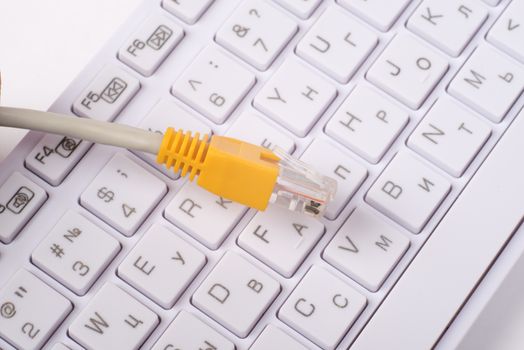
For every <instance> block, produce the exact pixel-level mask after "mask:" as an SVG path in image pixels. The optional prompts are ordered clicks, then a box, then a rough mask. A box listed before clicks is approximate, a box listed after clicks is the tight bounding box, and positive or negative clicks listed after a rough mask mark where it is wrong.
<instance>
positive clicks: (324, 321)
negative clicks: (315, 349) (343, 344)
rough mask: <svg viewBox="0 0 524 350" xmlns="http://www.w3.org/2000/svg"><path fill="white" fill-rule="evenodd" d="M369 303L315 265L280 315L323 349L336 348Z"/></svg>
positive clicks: (290, 297)
mask: <svg viewBox="0 0 524 350" xmlns="http://www.w3.org/2000/svg"><path fill="white" fill-rule="evenodd" d="M366 303H367V301H366V298H365V297H364V296H363V295H361V294H359V293H357V292H355V291H354V290H353V289H352V288H350V287H349V286H348V285H346V284H345V283H344V282H342V281H341V280H340V279H338V278H337V277H335V276H333V275H332V274H331V273H329V272H328V271H326V270H324V269H323V268H320V267H318V266H312V267H311V269H310V270H309V271H308V272H307V274H306V275H305V276H304V278H303V279H302V280H301V281H300V283H299V284H298V286H297V287H296V288H295V289H294V290H293V292H292V293H291V295H290V296H289V298H288V299H287V300H286V302H285V303H284V305H283V306H282V307H281V308H280V310H279V312H278V317H279V318H280V319H281V320H282V321H284V322H285V323H287V324H288V325H289V326H291V327H292V328H294V329H295V330H296V331H297V332H299V333H301V334H303V335H304V336H305V337H306V338H308V339H309V340H311V341H312V342H313V343H315V344H317V345H318V346H320V347H322V348H323V349H334V348H335V347H336V346H337V344H338V343H339V342H340V340H341V339H342V337H343V336H344V335H345V334H346V332H347V330H348V329H349V327H350V326H351V325H352V324H353V322H354V321H355V319H356V318H357V317H358V315H360V313H361V312H362V310H363V309H364V307H365V306H366Z"/></svg>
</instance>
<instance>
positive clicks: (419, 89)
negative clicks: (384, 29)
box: [366, 32, 449, 109]
mask: <svg viewBox="0 0 524 350" xmlns="http://www.w3.org/2000/svg"><path fill="white" fill-rule="evenodd" d="M448 66H449V65H448V61H447V59H445V58H444V57H443V56H442V55H440V54H439V53H437V52H436V51H434V50H433V49H431V48H429V47H428V46H427V45H426V44H423V43H422V42H420V40H418V39H416V38H415V37H413V36H412V35H410V34H408V33H407V32H401V33H399V34H397V36H396V37H395V38H393V40H392V41H391V42H390V43H389V45H388V46H387V47H386V49H385V50H384V51H383V52H382V54H381V55H380V57H379V58H378V59H377V60H376V61H375V63H374V64H373V66H371V68H370V69H369V70H368V72H367V74H366V78H367V79H368V80H369V81H371V82H373V83H374V84H376V85H377V86H379V87H380V88H382V89H383V90H384V91H386V92H388V93H389V94H390V95H392V96H394V97H395V98H397V99H399V100H400V101H401V102H403V103H404V104H406V105H407V106H408V107H410V108H412V109H418V108H419V107H420V106H421V105H422V103H423V102H424V100H425V99H426V97H427V96H428V95H429V93H430V92H431V90H433V88H434V87H435V86H436V85H437V84H438V82H439V81H440V79H441V78H442V76H443V75H444V73H445V72H446V71H447V69H448Z"/></svg>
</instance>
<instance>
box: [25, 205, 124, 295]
mask: <svg viewBox="0 0 524 350" xmlns="http://www.w3.org/2000/svg"><path fill="white" fill-rule="evenodd" d="M120 248H121V247H120V243H119V242H118V241H117V240H116V239H114V238H113V237H111V236H110V235H109V234H107V233H106V232H104V231H103V230H102V229H101V228H99V227H98V226H96V225H95V224H93V223H92V222H91V221H89V220H88V219H86V218H85V217H83V216H82V215H80V214H78V213H76V212H73V211H68V212H66V213H65V215H64V216H62V218H61V219H60V220H59V221H58V222H57V223H56V225H55V226H54V227H53V229H52V230H51V232H50V233H49V234H48V235H47V237H46V238H45V239H44V240H43V241H42V242H40V244H39V245H38V247H37V248H36V249H35V250H34V251H33V254H32V255H31V261H32V262H33V263H34V264H35V265H37V266H38V267H39V268H41V269H42V270H44V271H45V272H47V273H48V274H49V275H51V276H52V277H53V278H54V279H55V280H57V281H58V282H60V283H62V284H63V285H65V286H66V287H67V288H69V289H71V290H72V291H73V292H75V293H76V294H78V295H84V294H85V293H86V292H87V290H88V289H89V288H90V287H91V285H92V284H93V283H94V281H95V280H96V279H97V278H98V277H99V276H100V274H101V273H102V272H103V271H104V270H105V268H106V267H107V265H109V263H110V262H111V261H112V260H113V258H114V257H115V256H116V254H117V253H118V251H119V250H120Z"/></svg>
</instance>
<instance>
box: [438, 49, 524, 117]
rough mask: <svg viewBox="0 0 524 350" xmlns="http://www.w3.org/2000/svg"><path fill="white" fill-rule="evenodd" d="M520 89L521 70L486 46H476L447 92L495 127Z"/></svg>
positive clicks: (523, 79)
mask: <svg viewBox="0 0 524 350" xmlns="http://www.w3.org/2000/svg"><path fill="white" fill-rule="evenodd" d="M523 89H524V69H523V68H522V66H521V65H519V64H518V63H517V62H515V61H513V60H511V59H510V58H509V57H507V56H506V55H504V54H502V53H500V52H499V51H497V50H496V49H494V48H492V47H489V46H488V45H486V44H484V45H480V46H479V47H478V48H477V49H476V50H475V52H473V54H472V55H471V56H470V57H469V59H468V60H467V61H466V63H465V64H464V65H463V66H462V68H461V69H460V71H459V72H458V73H457V75H456V76H455V78H453V80H452V81H451V83H450V84H449V86H448V91H449V92H450V93H451V94H452V95H454V96H455V97H457V98H458V99H460V100H462V101H463V102H464V103H466V104H467V105H469V106H470V107H471V108H473V109H475V110H476V111H478V112H479V113H481V114H482V115H484V116H485V117H486V118H488V119H489V120H491V121H493V122H495V123H499V122H500V121H501V120H502V119H503V118H504V116H505V115H506V113H507V112H508V110H509V109H510V108H511V106H512V105H513V103H514V102H515V100H516V99H517V98H518V97H519V96H520V94H521V93H522V90H523Z"/></svg>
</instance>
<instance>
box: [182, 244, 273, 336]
mask: <svg viewBox="0 0 524 350" xmlns="http://www.w3.org/2000/svg"><path fill="white" fill-rule="evenodd" d="M278 293H280V284H279V283H278V282H277V281H275V280H274V279H273V278H271V277H270V276H269V275H267V274H266V273H265V272H262V271H260V270H259V269H258V268H257V267H255V266H254V265H252V264H251V263H249V262H248V261H247V260H245V259H244V258H242V257H241V256H240V255H238V254H236V253H233V252H230V251H228V252H226V253H225V254H224V256H223V257H222V259H221V260H220V261H219V262H218V263H217V265H216V266H215V268H214V269H213V270H212V271H211V273H210V274H209V275H208V276H207V277H206V279H205V280H204V282H202V284H201V285H200V286H199V287H198V289H197V290H196V292H195V294H193V297H192V302H193V304H194V305H195V306H196V307H198V308H199V309H200V310H202V311H203V312H205V313H206V314H208V315H209V316H210V317H211V318H213V319H215V320H216V321H217V322H219V323H220V324H222V325H223V326H224V327H226V328H227V329H229V330H230V331H231V332H233V333H234V334H236V335H237V336H239V337H241V338H245V337H246V336H247V335H248V334H249V332H250V331H251V329H252V328H253V326H254V325H255V323H256V322H257V321H258V319H259V318H260V317H261V316H262V314H263V313H264V312H265V311H266V309H267V308H268V307H269V306H270V305H271V303H272V301H273V299H275V297H276V296H277V295H278Z"/></svg>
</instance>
